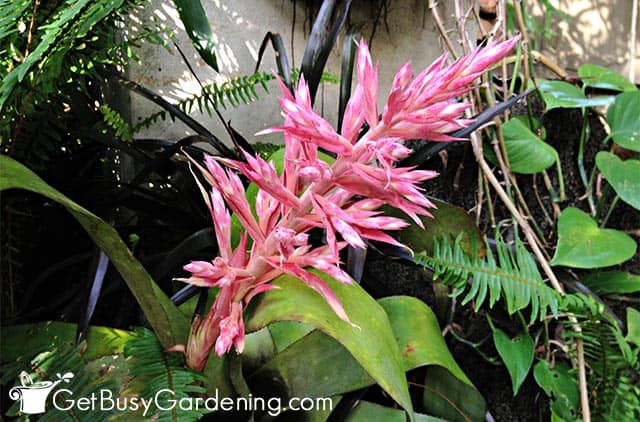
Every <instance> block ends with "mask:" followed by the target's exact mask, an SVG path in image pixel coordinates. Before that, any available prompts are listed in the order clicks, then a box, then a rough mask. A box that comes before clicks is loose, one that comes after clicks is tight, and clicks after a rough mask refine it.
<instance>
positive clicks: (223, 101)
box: [133, 72, 275, 132]
mask: <svg viewBox="0 0 640 422" xmlns="http://www.w3.org/2000/svg"><path fill="white" fill-rule="evenodd" d="M274 78H275V77H274V76H273V75H272V74H270V73H266V72H256V73H254V74H253V75H246V76H238V77H236V78H232V79H230V80H228V81H226V82H224V83H222V84H216V83H212V84H209V85H205V86H204V88H203V89H202V92H200V93H199V94H195V95H192V96H190V97H188V98H186V99H184V100H181V101H180V102H179V103H178V104H176V106H177V107H178V108H180V109H181V110H182V111H184V112H185V113H187V114H189V113H191V112H192V111H193V110H194V108H195V109H197V110H198V111H199V112H200V113H207V114H208V115H209V117H211V116H212V115H213V109H212V107H211V103H210V102H211V101H213V104H214V105H215V107H222V108H226V107H227V104H230V105H231V106H232V107H237V106H239V105H240V104H241V103H244V104H249V103H251V102H253V101H257V100H259V99H260V97H259V96H258V93H257V91H256V86H257V85H260V86H262V89H263V90H264V92H265V93H268V92H269V88H268V87H267V82H269V81H272V80H273V79H274ZM167 116H168V114H167V112H166V111H165V110H161V111H158V112H156V113H153V114H152V115H150V116H149V117H147V118H145V119H144V120H143V121H142V122H140V123H139V124H137V125H136V126H135V128H134V129H133V131H134V132H138V131H139V130H140V129H142V128H149V127H150V126H151V125H152V124H154V123H156V122H157V121H158V120H165V119H166V118H167Z"/></svg>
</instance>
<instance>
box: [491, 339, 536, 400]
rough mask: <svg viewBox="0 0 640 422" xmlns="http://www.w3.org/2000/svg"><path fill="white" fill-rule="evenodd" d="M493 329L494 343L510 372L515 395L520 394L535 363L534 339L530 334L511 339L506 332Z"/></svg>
mask: <svg viewBox="0 0 640 422" xmlns="http://www.w3.org/2000/svg"><path fill="white" fill-rule="evenodd" d="M492 328H493V343H494V344H495V346H496V350H497V351H498V354H499V355H500V357H501V358H502V361H503V362H504V364H505V365H506V367H507V370H508V371H509V376H510V377H511V386H512V387H513V395H514V396H515V395H516V394H518V390H519V389H520V386H521V385H522V383H523V382H524V380H525V378H526V377H527V374H528V373H529V369H531V364H532V363H533V348H534V344H533V339H532V338H531V336H530V335H529V333H526V332H525V333H520V334H518V335H517V336H515V337H514V338H509V336H508V335H507V334H505V332H504V331H502V330H501V329H499V328H495V327H492Z"/></svg>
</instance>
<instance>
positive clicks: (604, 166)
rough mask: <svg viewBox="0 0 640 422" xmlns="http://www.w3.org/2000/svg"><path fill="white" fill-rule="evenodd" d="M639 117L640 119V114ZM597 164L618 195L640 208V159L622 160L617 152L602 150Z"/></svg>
mask: <svg viewBox="0 0 640 422" xmlns="http://www.w3.org/2000/svg"><path fill="white" fill-rule="evenodd" d="M637 117H638V120H639V121H640V114H638V116H637ZM596 165H597V166H598V170H600V172H601V173H602V174H603V175H604V177H605V178H606V179H607V182H609V184H610V185H611V187H613V190H615V191H616V193H617V194H618V196H619V197H620V198H621V199H622V200H623V201H624V202H626V203H627V204H629V205H631V206H632V207H634V208H635V209H637V210H640V160H626V161H622V160H621V159H620V158H618V156H617V155H615V154H611V153H610V152H606V151H600V152H599V153H598V155H596Z"/></svg>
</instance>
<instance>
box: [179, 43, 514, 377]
mask: <svg viewBox="0 0 640 422" xmlns="http://www.w3.org/2000/svg"><path fill="white" fill-rule="evenodd" d="M517 41H518V39H517V38H516V39H512V40H510V41H506V42H492V43H489V44H488V45H487V46H485V47H483V48H478V49H476V50H474V51H473V52H472V53H471V54H469V55H467V56H465V57H463V58H461V59H459V60H457V61H455V62H453V63H452V64H450V65H447V64H446V63H447V57H446V56H442V57H440V58H439V59H437V60H436V61H435V62H434V63H433V64H432V65H431V66H430V67H429V68H428V69H426V70H424V71H423V72H421V73H420V74H419V75H417V76H416V77H415V78H413V74H412V72H411V67H410V65H409V64H408V63H407V64H405V65H404V66H402V67H401V68H400V69H399V71H398V73H397V74H396V76H395V79H394V81H393V84H392V87H391V92H390V94H389V97H388V100H387V103H386V105H385V107H384V110H383V112H382V116H381V117H380V115H379V113H378V108H377V102H378V75H377V66H374V65H373V63H372V61H371V57H370V55H369V50H368V47H367V45H366V43H365V42H364V41H362V42H360V44H359V48H358V61H357V68H356V69H357V78H358V85H357V87H356V88H355V90H354V93H353V95H352V97H351V99H350V101H349V102H348V104H347V107H346V110H345V115H344V119H343V121H344V123H343V125H342V128H341V130H340V133H338V132H336V131H335V130H334V129H333V127H332V126H331V125H330V124H329V123H328V122H327V121H326V120H324V119H323V118H322V117H320V116H319V115H318V114H316V113H315V112H314V111H313V109H312V106H311V100H310V96H309V90H308V87H307V84H306V82H305V80H304V78H302V77H301V78H300V83H299V84H298V87H297V89H296V91H295V93H294V95H292V94H291V92H289V90H288V89H287V88H286V87H285V86H284V85H283V84H282V82H280V85H281V87H282V91H283V94H284V96H283V97H282V98H281V99H280V105H281V107H282V110H283V111H284V115H285V120H284V124H283V125H282V126H279V127H276V128H272V129H269V130H267V131H264V132H262V133H270V132H282V133H283V134H284V141H285V162H284V169H283V171H282V174H278V173H277V172H276V169H275V166H274V165H273V163H267V162H266V161H265V160H263V159H262V158H260V157H253V156H251V155H249V154H246V153H245V158H246V162H239V161H235V160H229V159H223V158H215V157H211V156H207V157H205V162H204V166H202V165H200V164H198V163H197V162H195V161H193V160H192V162H193V164H194V165H195V166H196V167H197V168H198V169H199V170H200V172H201V173H202V175H203V176H204V179H205V180H206V181H207V183H208V184H209V185H210V192H209V194H208V195H207V193H206V191H205V189H204V187H202V186H200V189H201V191H202V193H203V196H204V198H205V202H206V203H207V206H208V207H209V209H210V211H211V216H212V219H213V225H214V228H215V233H216V238H217V243H218V247H219V250H220V256H218V257H216V258H215V259H214V260H213V261H211V262H205V261H195V262H191V263H190V264H188V265H186V266H185V267H184V269H185V270H186V271H188V272H190V273H191V277H189V278H186V279H182V281H184V282H186V283H191V284H194V285H197V286H206V287H217V288H219V293H218V296H217V297H216V300H215V302H214V304H213V306H212V308H211V309H210V311H209V313H208V314H207V316H206V317H205V318H204V319H200V318H196V320H195V321H194V322H193V326H192V329H191V333H190V337H189V341H188V344H187V346H186V356H187V364H188V365H189V366H190V367H191V368H194V369H197V370H202V369H203V368H204V366H205V364H206V361H207V358H208V356H209V353H210V352H211V350H212V349H215V352H216V353H217V354H218V355H223V354H225V353H227V352H228V351H229V350H230V349H231V347H232V346H233V347H235V350H236V351H237V352H238V353H241V352H242V349H243V347H244V322H243V317H242V312H243V309H245V308H246V306H247V304H248V303H249V301H251V299H252V298H253V297H255V296H256V295H258V294H260V293H262V292H265V291H267V290H270V289H272V288H276V287H275V286H273V285H272V284H271V282H272V281H273V280H274V279H275V278H277V277H278V276H280V275H282V274H289V275H292V276H294V277H296V278H298V279H300V280H301V281H302V282H303V283H305V284H307V285H308V286H309V287H311V288H312V289H314V290H315V291H316V292H318V293H319V294H320V295H321V296H322V297H323V298H324V299H325V300H326V302H327V304H328V305H329V306H330V307H331V309H333V311H334V312H335V313H336V314H337V315H338V316H339V317H340V318H342V319H343V320H345V321H347V322H348V321H349V318H348V316H347V314H346V312H345V310H344V309H343V307H342V305H341V303H340V301H339V300H338V298H337V297H336V296H335V294H334V293H333V292H332V291H331V289H330V288H329V286H328V285H327V283H326V282H325V281H324V280H322V279H321V278H320V277H318V276H317V275H316V274H314V273H313V272H311V271H309V269H310V268H313V269H316V270H319V271H321V272H324V273H326V274H328V275H330V276H331V277H333V278H335V279H336V280H339V281H340V282H343V283H351V282H352V279H351V277H350V276H349V275H348V274H347V273H345V272H344V271H343V270H342V268H341V267H340V264H341V262H340V257H339V252H340V250H341V249H343V248H344V247H345V246H347V245H350V246H352V247H356V248H364V247H365V241H366V240H367V239H369V240H375V241H380V242H386V243H390V244H393V245H400V246H402V245H401V244H400V243H399V242H398V241H396V240H395V239H394V238H393V237H391V236H390V235H389V234H387V233H386V232H387V231H389V230H399V229H402V228H403V227H405V226H406V225H407V224H408V223H407V222H406V221H405V220H403V219H400V218H395V217H389V216H384V215H382V212H381V211H380V210H379V208H380V207H381V206H382V205H384V204H388V205H391V206H393V207H395V208H398V209H400V210H402V211H403V212H404V213H406V214H407V215H408V216H409V217H411V218H412V219H413V220H414V221H415V222H416V223H417V224H418V225H420V226H422V222H421V220H420V218H419V216H421V215H425V216H430V214H429V211H428V209H429V208H432V207H433V205H432V204H431V202H429V201H428V200H427V199H426V198H425V196H424V195H423V189H422V188H421V186H420V185H421V183H422V182H424V181H425V180H428V179H431V178H433V177H435V176H436V175H437V174H436V173H435V172H433V171H427V170H416V169H414V168H407V167H395V164H396V162H397V161H398V160H400V159H401V158H404V157H406V156H408V155H409V154H410V150H409V149H408V148H406V147H405V146H404V145H402V144H401V143H400V142H401V141H403V140H408V139H415V138H422V139H430V140H437V141H450V140H453V138H451V137H450V136H449V135H447V133H448V132H451V131H454V130H456V129H459V128H462V127H464V126H465V125H467V124H468V123H469V121H468V120H466V119H464V118H462V113H463V111H464V110H465V109H466V108H467V107H468V105H467V104H466V103H460V102H456V100H455V98H456V97H458V96H460V95H461V94H464V93H465V92H467V91H468V90H470V89H471V88H472V83H473V81H474V80H476V79H477V78H478V76H480V75H481V74H482V73H483V72H484V71H486V69H487V67H489V66H490V65H492V64H494V63H496V62H497V61H499V60H501V59H502V58H504V57H505V56H506V55H507V54H508V53H509V52H510V51H511V49H512V48H513V47H514V45H515V43H516V42H517ZM365 122H366V123H367V124H368V125H369V130H368V131H367V132H366V133H365V134H364V135H362V136H361V137H360V138H358V134H359V131H360V129H361V128H362V126H363V124H364V123H365ZM319 147H320V148H324V149H325V150H327V151H330V152H333V153H334V154H335V155H336V159H335V161H334V162H333V163H332V164H327V163H326V162H324V161H322V160H320V159H319V156H318V148H319ZM221 164H224V167H223V166H222V165H221ZM234 170H238V171H240V172H241V173H243V174H244V175H245V176H246V177H247V178H248V179H250V180H251V181H252V182H254V183H255V184H256V185H257V186H258V188H259V190H258V193H257V196H256V201H255V208H254V209H252V208H251V206H250V204H249V202H248V201H247V199H246V194H245V190H244V188H243V185H242V183H241V181H240V178H239V177H238V175H237V174H236V173H235V172H234ZM228 208H229V209H231V211H233V212H234V213H235V214H236V216H237V217H238V219H239V221H240V223H241V226H242V233H241V240H240V242H239V244H238V245H237V246H236V247H235V248H232V244H231V217H230V214H229V210H228ZM314 227H321V228H323V229H324V230H325V231H326V239H327V244H326V245H321V246H313V245H311V244H310V243H309V242H308V234H307V232H308V231H309V230H311V229H312V228H314ZM249 238H250V239H251V240H252V244H251V248H250V250H247V246H248V239H249ZM183 348H184V347H183ZM178 349H179V348H178V347H176V350H178Z"/></svg>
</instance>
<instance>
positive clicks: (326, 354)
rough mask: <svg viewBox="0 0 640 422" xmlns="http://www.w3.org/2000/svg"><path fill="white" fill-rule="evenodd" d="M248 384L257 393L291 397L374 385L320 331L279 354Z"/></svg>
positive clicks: (323, 393)
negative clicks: (279, 394) (274, 393)
mask: <svg viewBox="0 0 640 422" xmlns="http://www.w3.org/2000/svg"><path fill="white" fill-rule="evenodd" d="M248 382H249V383H250V384H251V385H253V386H254V387H255V389H256V392H257V393H258V394H268V393H270V392H271V393H273V392H276V394H277V393H281V394H282V393H285V394H284V395H286V397H289V398H290V397H330V396H335V395H340V394H344V393H347V392H350V391H354V390H358V389H360V388H364V387H368V386H370V385H373V384H374V383H375V381H374V380H373V378H371V377H370V376H369V374H367V372H366V371H365V370H364V369H363V368H362V366H360V365H359V364H358V362H357V361H356V360H355V359H354V357H353V356H352V355H351V354H350V353H349V352H348V351H347V350H346V349H345V348H344V347H343V346H342V345H341V344H340V343H338V342H337V341H336V340H334V339H333V338H331V337H329V336H328V335H326V334H324V333H323V332H322V331H318V330H314V331H312V332H311V333H309V334H307V335H306V336H304V337H303V338H301V339H300V340H298V341H296V342H295V343H293V344H292V345H290V346H289V347H288V348H286V349H285V350H284V351H282V352H280V353H278V354H277V355H276V356H275V357H273V359H271V360H269V361H268V362H267V363H266V364H265V365H264V366H262V367H261V368H260V369H259V370H257V371H256V372H255V373H253V374H252V375H251V376H250V378H249V380H248Z"/></svg>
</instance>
